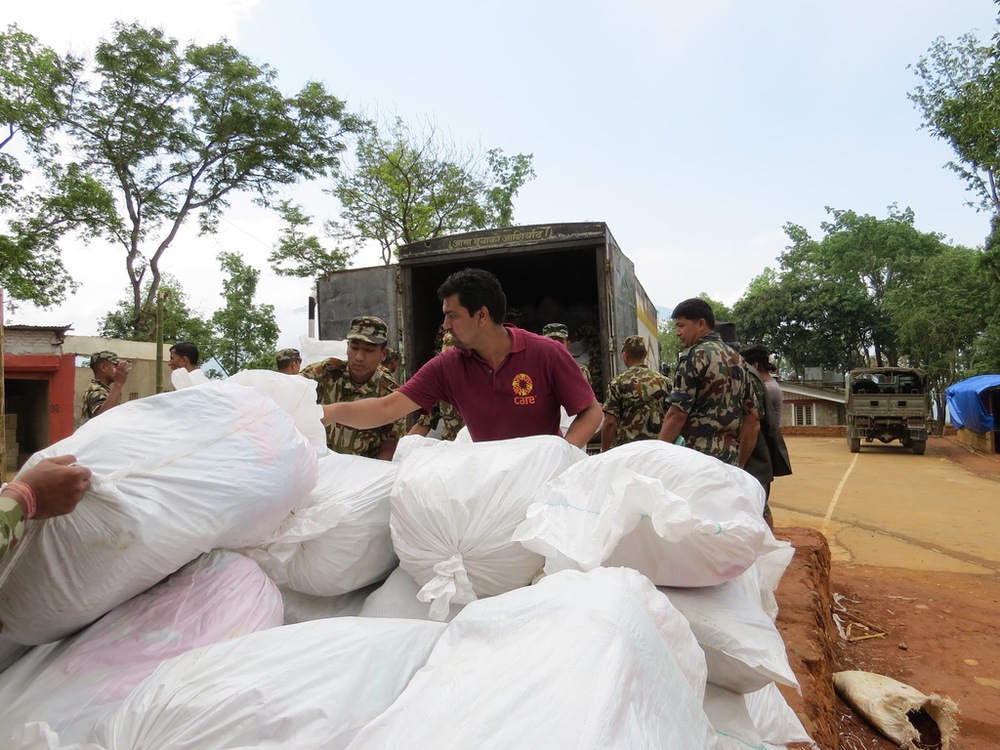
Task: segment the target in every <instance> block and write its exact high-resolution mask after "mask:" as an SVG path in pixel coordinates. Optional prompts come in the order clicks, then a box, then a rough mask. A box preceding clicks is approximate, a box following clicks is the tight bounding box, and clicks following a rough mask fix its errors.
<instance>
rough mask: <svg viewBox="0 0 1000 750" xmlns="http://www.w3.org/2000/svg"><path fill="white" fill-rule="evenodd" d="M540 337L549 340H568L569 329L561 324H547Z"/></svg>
mask: <svg viewBox="0 0 1000 750" xmlns="http://www.w3.org/2000/svg"><path fill="white" fill-rule="evenodd" d="M542 335H543V336H548V337H549V338H550V339H568V338H569V329H568V328H566V326H565V325H564V324H563V323H548V324H546V326H545V328H543V329H542Z"/></svg>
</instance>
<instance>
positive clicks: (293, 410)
mask: <svg viewBox="0 0 1000 750" xmlns="http://www.w3.org/2000/svg"><path fill="white" fill-rule="evenodd" d="M224 382H226V383H227V384H229V383H231V384H234V385H245V386H247V387H248V388H253V389H254V390H255V391H257V393H259V394H260V395H261V396H267V397H268V398H272V399H274V401H275V402H276V403H277V404H278V406H280V407H281V408H282V409H284V410H285V411H286V412H288V413H289V414H290V415H291V417H292V419H293V420H294V421H295V426H296V427H297V428H298V430H299V432H301V433H302V434H303V435H305V436H306V440H308V441H309V444H310V445H312V446H313V448H315V449H316V455H318V456H325V455H326V454H327V453H329V452H330V449H329V448H327V447H326V428H325V427H324V426H323V422H322V419H323V407H322V406H321V405H320V404H318V403H316V385H317V383H316V381H315V380H311V379H310V378H299V377H295V376H293V375H285V374H284V373H280V372H275V371H274V370H243V371H241V372H238V373H236V374H235V375H231V376H230V377H229V379H228V380H226V381H224Z"/></svg>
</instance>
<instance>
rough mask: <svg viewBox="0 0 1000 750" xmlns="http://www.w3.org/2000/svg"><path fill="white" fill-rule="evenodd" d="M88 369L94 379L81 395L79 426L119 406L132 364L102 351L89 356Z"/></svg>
mask: <svg viewBox="0 0 1000 750" xmlns="http://www.w3.org/2000/svg"><path fill="white" fill-rule="evenodd" d="M90 369H91V370H93V371H94V379H93V380H91V381H90V385H89V386H87V390H86V391H85V392H84V394H83V408H82V409H81V412H80V423H81V424H82V423H83V422H86V421H87V420H88V419H93V418H94V417H96V416H97V415H98V414H103V413H104V412H106V411H107V410H108V409H111V408H113V407H115V406H117V405H118V404H119V402H120V401H121V397H122V388H124V386H125V381H127V380H128V376H129V372H131V370H132V363H131V362H129V361H128V360H125V359H121V358H120V357H119V356H118V355H117V354H115V353H114V352H109V351H107V350H104V351H100V352H94V353H93V354H91V355H90Z"/></svg>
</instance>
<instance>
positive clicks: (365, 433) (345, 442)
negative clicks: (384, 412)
mask: <svg viewBox="0 0 1000 750" xmlns="http://www.w3.org/2000/svg"><path fill="white" fill-rule="evenodd" d="M300 375H302V376H303V377H306V378H309V379H310V380H315V381H316V383H317V385H316V401H317V403H320V404H336V403H339V402H342V401H360V400H361V399H363V398H381V397H382V396H388V395H389V394H390V393H392V392H393V391H394V390H396V388H398V387H399V386H397V385H396V381H395V380H393V379H392V376H391V375H390V374H389V373H388V372H387V371H385V370H382V369H378V368H376V370H375V372H374V374H373V375H372V376H371V378H369V379H368V381H367V382H365V383H362V384H361V385H355V384H354V382H353V381H352V380H351V376H350V374H349V373H348V371H347V363H346V362H344V361H343V360H342V359H337V358H336V357H330V358H329V359H326V360H323V361H322V362H316V363H315V364H312V365H309V366H308V367H306V368H305V369H304V370H302V372H301V373H300ZM405 432H406V428H405V425H404V423H403V421H402V420H400V421H398V422H393V423H391V424H387V425H383V426H381V427H375V428H374V429H371V430H356V429H354V428H353V427H347V426H345V425H339V424H335V425H328V426H327V428H326V444H327V446H328V447H329V448H330V450H332V451H336V452H337V453H347V454H353V455H355V456H365V457H367V458H375V457H376V456H377V455H378V452H379V449H380V448H381V447H382V443H383V442H385V441H386V440H399V438H400V437H402V436H403V435H404V434H405Z"/></svg>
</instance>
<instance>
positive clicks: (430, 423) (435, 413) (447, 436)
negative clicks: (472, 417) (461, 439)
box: [417, 401, 465, 440]
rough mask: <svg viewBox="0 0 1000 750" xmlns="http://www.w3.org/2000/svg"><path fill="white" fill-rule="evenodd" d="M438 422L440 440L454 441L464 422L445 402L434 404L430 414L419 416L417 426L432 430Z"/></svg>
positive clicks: (456, 410)
mask: <svg viewBox="0 0 1000 750" xmlns="http://www.w3.org/2000/svg"><path fill="white" fill-rule="evenodd" d="M439 420H440V422H441V439H442V440H454V439H455V437H456V436H457V435H458V431H459V430H461V429H462V428H463V427H465V422H464V421H463V420H462V415H461V414H459V413H458V409H456V408H455V407H454V406H452V405H451V404H449V403H448V402H447V401H438V402H437V403H436V404H434V408H433V409H431V411H430V413H429V414H424V415H423V416H421V417H420V418H419V419H418V420H417V424H419V425H422V426H423V427H426V428H427V429H429V430H433V429H434V427H435V426H436V425H437V423H438V421H439Z"/></svg>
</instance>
